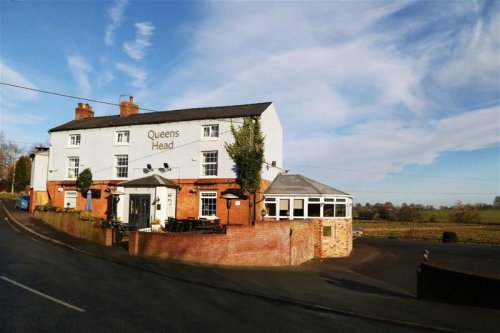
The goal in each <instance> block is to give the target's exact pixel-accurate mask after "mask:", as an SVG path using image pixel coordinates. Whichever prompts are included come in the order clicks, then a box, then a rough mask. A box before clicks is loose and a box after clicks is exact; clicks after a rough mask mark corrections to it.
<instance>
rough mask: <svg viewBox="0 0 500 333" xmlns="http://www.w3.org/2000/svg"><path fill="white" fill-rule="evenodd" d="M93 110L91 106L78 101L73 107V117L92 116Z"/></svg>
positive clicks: (83, 117)
mask: <svg viewBox="0 0 500 333" xmlns="http://www.w3.org/2000/svg"><path fill="white" fill-rule="evenodd" d="M93 117H94V111H93V110H92V107H91V106H90V105H88V104H83V103H78V106H77V107H76V108H75V119H85V118H93Z"/></svg>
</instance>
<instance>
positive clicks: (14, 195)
mask: <svg viewBox="0 0 500 333" xmlns="http://www.w3.org/2000/svg"><path fill="white" fill-rule="evenodd" d="M18 197H19V194H17V193H7V192H0V199H10V200H16V199H17V198H18Z"/></svg>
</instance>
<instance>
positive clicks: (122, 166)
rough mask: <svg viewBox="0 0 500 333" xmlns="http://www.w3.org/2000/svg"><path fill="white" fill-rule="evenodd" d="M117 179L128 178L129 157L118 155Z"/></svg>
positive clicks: (116, 157)
mask: <svg viewBox="0 0 500 333" xmlns="http://www.w3.org/2000/svg"><path fill="white" fill-rule="evenodd" d="M115 159H116V178H127V177H128V155H116V156H115Z"/></svg>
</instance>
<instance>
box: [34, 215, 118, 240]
mask: <svg viewBox="0 0 500 333" xmlns="http://www.w3.org/2000/svg"><path fill="white" fill-rule="evenodd" d="M33 215H34V217H35V218H37V219H40V220H42V221H44V222H45V223H47V224H49V225H51V226H52V227H54V228H56V229H58V230H61V231H64V232H65V233H68V234H70V235H72V236H75V237H78V238H83V239H86V240H89V241H91V242H93V243H97V244H100V245H105V246H111V245H112V242H113V230H112V229H105V228H100V227H98V228H96V227H94V226H93V225H92V222H90V221H81V220H80V215H79V214H75V213H60V212H47V211H38V210H37V211H35V212H34V214H33Z"/></svg>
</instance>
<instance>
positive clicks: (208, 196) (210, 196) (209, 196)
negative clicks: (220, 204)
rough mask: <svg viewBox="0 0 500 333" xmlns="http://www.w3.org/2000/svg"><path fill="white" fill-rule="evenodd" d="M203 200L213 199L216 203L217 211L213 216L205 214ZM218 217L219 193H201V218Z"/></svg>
mask: <svg viewBox="0 0 500 333" xmlns="http://www.w3.org/2000/svg"><path fill="white" fill-rule="evenodd" d="M203 199H213V200H214V203H215V211H214V214H213V215H207V214H205V215H204V214H203ZM214 216H217V192H212V191H207V192H200V211H199V217H206V218H209V217H214Z"/></svg>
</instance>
